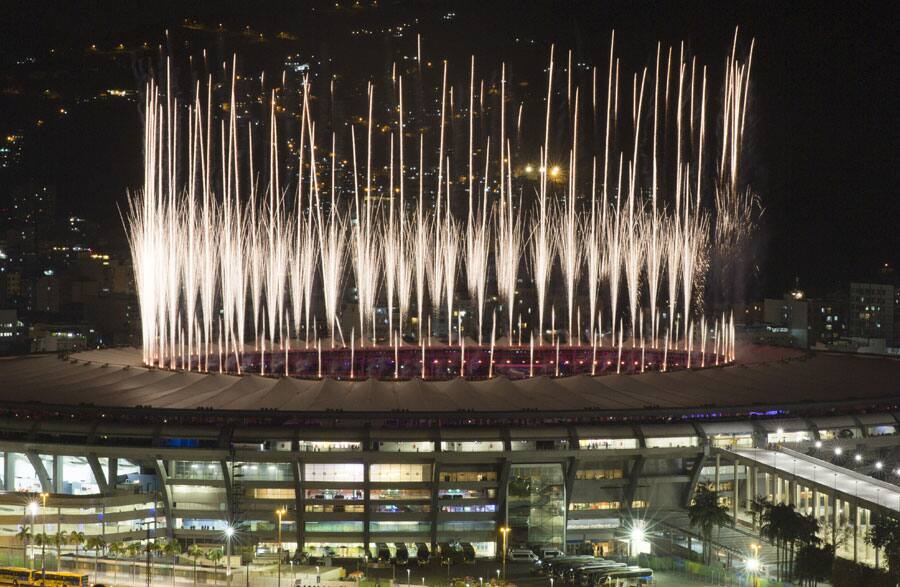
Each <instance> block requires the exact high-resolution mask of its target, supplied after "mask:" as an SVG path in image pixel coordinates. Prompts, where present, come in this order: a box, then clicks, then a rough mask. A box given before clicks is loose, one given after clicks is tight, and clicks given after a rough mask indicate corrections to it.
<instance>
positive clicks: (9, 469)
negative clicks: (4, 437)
mask: <svg viewBox="0 0 900 587" xmlns="http://www.w3.org/2000/svg"><path fill="white" fill-rule="evenodd" d="M3 489H5V490H6V491H15V490H16V467H15V463H13V453H11V452H7V453H3Z"/></svg>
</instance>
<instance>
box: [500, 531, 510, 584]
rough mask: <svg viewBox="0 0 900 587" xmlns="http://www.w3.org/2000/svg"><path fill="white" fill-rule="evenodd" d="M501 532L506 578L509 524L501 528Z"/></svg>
mask: <svg viewBox="0 0 900 587" xmlns="http://www.w3.org/2000/svg"><path fill="white" fill-rule="evenodd" d="M500 534H502V535H503V578H504V579H506V544H507V540H508V537H509V526H503V527H502V528H500Z"/></svg>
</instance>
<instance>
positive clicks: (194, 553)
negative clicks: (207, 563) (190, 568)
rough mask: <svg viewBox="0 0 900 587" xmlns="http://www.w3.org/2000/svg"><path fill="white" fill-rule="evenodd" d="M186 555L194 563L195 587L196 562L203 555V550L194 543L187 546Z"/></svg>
mask: <svg viewBox="0 0 900 587" xmlns="http://www.w3.org/2000/svg"><path fill="white" fill-rule="evenodd" d="M187 554H188V556H189V557H191V559H192V560H193V561H194V587H197V560H198V559H199V558H200V557H202V556H203V555H204V553H203V549H202V548H200V547H199V546H197V543H196V542H195V543H194V544H191V545H190V546H188V549H187Z"/></svg>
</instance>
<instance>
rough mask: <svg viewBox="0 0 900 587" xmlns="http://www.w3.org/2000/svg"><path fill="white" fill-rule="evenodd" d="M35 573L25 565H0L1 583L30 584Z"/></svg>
mask: <svg viewBox="0 0 900 587" xmlns="http://www.w3.org/2000/svg"><path fill="white" fill-rule="evenodd" d="M33 575H34V571H32V570H31V569H26V568H24V567H0V585H29V584H31V580H32V576H33Z"/></svg>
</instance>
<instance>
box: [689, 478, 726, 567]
mask: <svg viewBox="0 0 900 587" xmlns="http://www.w3.org/2000/svg"><path fill="white" fill-rule="evenodd" d="M688 518H690V522H691V527H692V528H693V527H697V528H699V529H700V534H701V535H702V536H703V556H704V559H705V560H706V563H707V564H709V562H710V560H711V558H712V532H713V528H716V527H719V526H724V525H725V524H727V523H728V520H729V518H728V509H727V508H725V506H723V505H720V504H719V494H718V493H717V492H715V491H713V490H712V488H711V487H710V485H709V484H707V483H704V484H702V485H699V486H697V492H696V493H695V494H694V501H693V503H691V505H690V507H688Z"/></svg>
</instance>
